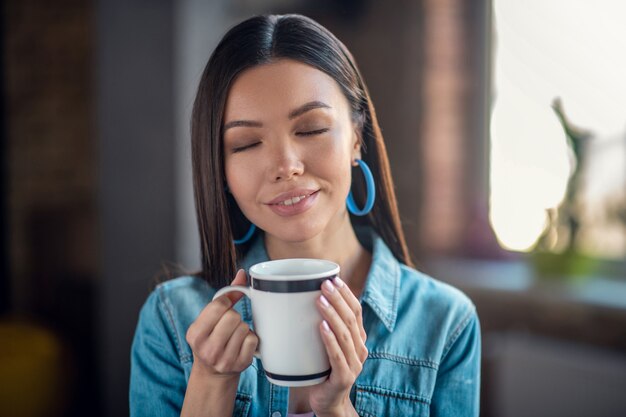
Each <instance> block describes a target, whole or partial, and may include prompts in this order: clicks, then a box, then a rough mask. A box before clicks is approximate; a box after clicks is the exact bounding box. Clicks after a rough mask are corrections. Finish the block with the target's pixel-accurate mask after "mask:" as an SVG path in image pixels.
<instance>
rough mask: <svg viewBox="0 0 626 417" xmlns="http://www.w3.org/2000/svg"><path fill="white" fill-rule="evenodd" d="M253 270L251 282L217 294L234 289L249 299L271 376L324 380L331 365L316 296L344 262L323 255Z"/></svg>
mask: <svg viewBox="0 0 626 417" xmlns="http://www.w3.org/2000/svg"><path fill="white" fill-rule="evenodd" d="M249 274H250V287H244V286H238V285H234V286H229V287H224V288H222V289H221V290H219V291H217V292H216V293H215V295H214V296H213V299H215V298H217V297H219V296H221V295H224V294H226V293H228V292H232V291H239V292H242V293H244V294H245V295H246V296H248V298H250V303H251V305H252V321H253V328H254V331H255V333H256V334H257V336H258V337H259V340H260V343H259V351H258V352H257V353H255V356H257V357H258V358H259V359H261V362H262V363H263V368H264V369H265V375H266V377H267V379H268V380H269V381H270V382H271V383H273V384H276V385H282V386H287V387H302V386H307V385H315V384H319V383H321V382H324V381H325V380H326V378H328V375H330V364H329V362H328V356H327V354H326V349H325V348H324V343H323V342H322V337H321V335H320V331H319V325H320V323H321V322H322V316H321V314H320V313H319V311H318V310H317V306H316V300H317V299H318V298H319V296H320V295H321V293H322V291H321V286H322V283H323V282H324V281H325V280H327V279H333V278H334V277H336V276H337V275H338V274H339V265H337V264H336V263H334V262H330V261H325V260H321V259H280V260H276V261H267V262H261V263H258V264H256V265H253V266H252V267H251V268H250V270H249Z"/></svg>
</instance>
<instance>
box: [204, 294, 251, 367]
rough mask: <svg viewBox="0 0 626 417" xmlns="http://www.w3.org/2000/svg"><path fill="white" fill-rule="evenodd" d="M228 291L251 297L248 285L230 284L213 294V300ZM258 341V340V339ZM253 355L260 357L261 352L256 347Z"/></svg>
mask: <svg viewBox="0 0 626 417" xmlns="http://www.w3.org/2000/svg"><path fill="white" fill-rule="evenodd" d="M229 292H241V293H243V294H244V295H245V296H246V297H248V298H250V299H252V297H250V295H251V292H250V287H245V286H243V285H230V286H228V287H224V288H222V289H220V290H218V291H217V292H216V293H215V295H214V296H213V300H215V299H216V298H217V297H221V296H222V295H224V294H227V293H229ZM257 337H258V335H257ZM259 342H260V340H259ZM254 357H255V358H257V359H261V354H260V353H259V351H258V347H257V350H255V351H254Z"/></svg>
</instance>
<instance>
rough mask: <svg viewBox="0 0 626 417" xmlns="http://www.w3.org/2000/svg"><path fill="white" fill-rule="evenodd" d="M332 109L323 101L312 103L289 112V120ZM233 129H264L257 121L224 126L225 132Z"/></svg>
mask: <svg viewBox="0 0 626 417" xmlns="http://www.w3.org/2000/svg"><path fill="white" fill-rule="evenodd" d="M330 108H331V107H330V106H329V105H328V104H326V103H323V102H321V101H310V102H308V103H306V104H303V105H302V106H300V107H298V108H297V109H294V110H292V111H291V112H289V115H288V116H287V117H288V118H289V120H292V119H295V118H296V117H298V116H301V115H303V114H304V113H306V112H308V111H311V110H315V109H330ZM231 127H263V123H261V122H258V121H255V120H233V121H230V122H228V123H226V124H225V125H224V131H226V130H228V129H230V128H231Z"/></svg>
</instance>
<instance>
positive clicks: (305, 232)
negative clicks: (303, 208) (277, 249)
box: [268, 225, 323, 243]
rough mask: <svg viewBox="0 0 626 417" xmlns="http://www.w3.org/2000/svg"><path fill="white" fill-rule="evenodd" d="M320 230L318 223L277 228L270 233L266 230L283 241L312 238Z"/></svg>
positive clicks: (304, 240)
mask: <svg viewBox="0 0 626 417" xmlns="http://www.w3.org/2000/svg"><path fill="white" fill-rule="evenodd" d="M322 230H323V227H321V226H320V225H307V226H299V227H297V226H293V227H285V228H279V230H277V232H276V233H271V231H269V230H268V232H270V233H271V234H272V235H273V236H274V237H276V238H277V239H280V240H282V241H284V242H291V243H301V242H306V241H307V240H310V239H313V238H314V237H315V236H317V235H319V234H320V233H321V232H322Z"/></svg>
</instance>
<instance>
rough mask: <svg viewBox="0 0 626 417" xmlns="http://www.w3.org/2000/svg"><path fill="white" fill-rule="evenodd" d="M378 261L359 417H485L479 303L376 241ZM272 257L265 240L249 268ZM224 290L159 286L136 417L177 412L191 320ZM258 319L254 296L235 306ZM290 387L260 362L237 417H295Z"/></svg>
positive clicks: (152, 301) (143, 339) (187, 366)
mask: <svg viewBox="0 0 626 417" xmlns="http://www.w3.org/2000/svg"><path fill="white" fill-rule="evenodd" d="M369 243H370V245H366V246H369V248H370V249H371V250H372V265H371V268H370V271H369V274H368V277H367V282H366V286H365V289H364V291H363V294H362V297H361V304H362V306H363V323H364V327H365V331H366V333H367V342H366V346H367V348H368V350H369V355H368V358H367V360H366V361H365V364H364V365H363V370H362V372H361V374H360V375H359V376H358V378H357V380H356V382H355V384H354V385H353V387H352V390H351V393H350V400H351V401H352V404H353V405H354V407H355V409H356V411H357V413H358V414H359V415H360V416H367V417H382V416H464V417H465V416H478V408H479V386H480V327H479V322H478V317H477V315H476V310H475V308H474V305H473V304H472V303H471V301H470V300H469V299H468V298H467V297H466V296H465V295H463V294H462V293H461V292H460V291H458V290H456V289H454V288H452V287H450V286H449V285H446V284H444V283H442V282H439V281H437V280H434V279H433V278H430V277H428V276H426V275H424V274H422V273H420V272H418V271H416V270H414V269H412V268H409V267H407V266H406V265H403V264H401V263H400V262H398V261H397V260H396V258H395V257H394V256H393V254H392V253H391V251H390V250H389V248H388V247H387V246H386V245H385V243H384V241H383V240H382V239H381V238H379V237H377V236H375V235H374V236H373V237H372V238H371V241H370V242H369ZM267 259H268V256H267V253H266V251H265V247H264V245H263V239H262V238H257V240H256V242H255V243H254V244H253V245H252V247H251V249H250V250H249V251H248V253H247V255H246V257H245V259H244V262H243V263H242V267H244V268H246V270H247V269H248V268H249V267H250V266H251V265H253V264H255V263H257V262H262V261H265V260H267ZM214 293H215V290H214V289H213V288H211V287H210V286H209V285H208V284H207V283H206V282H205V281H203V280H201V279H199V278H195V277H190V276H186V277H181V278H177V279H174V280H171V281H167V282H165V283H163V284H161V285H159V286H158V287H157V288H156V289H155V290H154V291H153V292H152V294H151V295H150V296H149V297H148V300H147V301H146V303H145V305H144V306H143V308H142V310H141V313H140V317H139V323H138V325H137V330H136V333H135V338H134V341H133V346H132V354H131V375H130V415H131V416H133V417H138V416H150V417H158V416H164V417H165V416H168V417H169V416H178V415H179V414H180V411H181V408H182V404H183V399H184V396H185V390H186V387H187V381H188V380H189V374H190V372H191V366H192V363H193V355H192V352H191V348H190V347H189V345H188V344H187V342H186V340H185V334H186V332H187V329H188V327H189V326H190V324H191V323H192V322H193V321H194V320H195V318H196V317H197V316H198V314H199V313H200V311H201V310H202V309H203V307H204V306H205V305H206V304H207V303H208V302H209V301H210V300H211V298H212V296H213V294H214ZM234 308H235V310H237V311H238V312H239V313H240V314H241V316H242V318H243V320H245V321H246V322H248V323H249V324H250V323H251V321H252V317H251V308H250V302H249V300H248V299H247V298H245V297H244V298H242V300H241V301H239V302H238V303H237V304H236V305H235V307H234ZM288 400H289V389H288V388H286V387H280V386H276V385H273V384H271V383H270V382H269V381H267V379H266V377H265V374H264V371H263V367H262V363H261V362H260V361H259V360H258V359H256V358H255V359H253V362H252V364H251V365H250V366H249V367H248V368H247V369H246V370H245V371H244V372H242V374H241V377H240V380H239V387H238V390H237V394H236V398H235V407H234V413H233V415H234V416H241V417H244V416H268V417H270V416H271V417H286V416H287V410H288Z"/></svg>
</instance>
